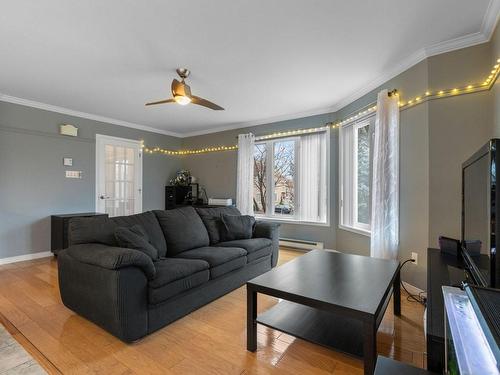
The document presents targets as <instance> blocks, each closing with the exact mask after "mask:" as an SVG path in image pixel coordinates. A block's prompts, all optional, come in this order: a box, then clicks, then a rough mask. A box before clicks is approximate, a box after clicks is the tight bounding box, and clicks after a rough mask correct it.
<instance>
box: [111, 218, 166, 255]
mask: <svg viewBox="0 0 500 375" xmlns="http://www.w3.org/2000/svg"><path fill="white" fill-rule="evenodd" d="M115 239H116V242H117V243H118V246H119V247H126V248H128V249H134V250H139V251H142V252H143V253H145V254H146V255H147V256H149V257H150V258H151V259H153V260H156V259H158V250H157V249H156V248H155V247H154V246H153V245H151V244H150V243H149V236H148V234H147V233H146V232H145V230H144V228H143V227H142V226H141V225H138V224H137V225H133V226H131V227H129V228H127V227H118V228H116V229H115Z"/></svg>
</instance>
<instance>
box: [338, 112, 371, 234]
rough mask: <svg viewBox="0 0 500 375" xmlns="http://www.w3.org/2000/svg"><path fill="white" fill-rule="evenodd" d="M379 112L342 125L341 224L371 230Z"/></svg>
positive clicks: (349, 228)
mask: <svg viewBox="0 0 500 375" xmlns="http://www.w3.org/2000/svg"><path fill="white" fill-rule="evenodd" d="M374 123H375V116H371V117H369V118H367V119H364V120H361V121H357V122H352V123H350V124H347V125H344V126H343V127H342V128H341V129H340V141H339V143H340V227H341V228H343V229H348V230H353V231H356V232H359V233H362V234H368V235H369V234H370V217H371V211H370V199H371V196H370V169H371V160H370V143H371V139H370V138H371V133H370V127H372V126H374Z"/></svg>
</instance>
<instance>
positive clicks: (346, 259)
mask: <svg viewBox="0 0 500 375" xmlns="http://www.w3.org/2000/svg"><path fill="white" fill-rule="evenodd" d="M399 284H400V274H399V262H398V261H393V260H383V259H375V258H370V257H364V256H359V255H351V254H342V253H336V252H330V251H325V250H313V251H311V252H309V253H307V254H305V255H302V256H300V257H298V258H296V259H294V260H292V261H290V262H288V263H286V264H284V265H283V266H280V267H277V268H275V269H272V270H271V271H269V272H267V273H265V274H263V275H261V276H259V277H256V278H255V279H252V280H250V281H249V282H247V350H249V351H251V352H254V351H255V350H257V323H259V324H263V325H265V326H268V327H270V328H274V329H277V330H279V331H282V332H285V333H288V334H290V335H293V336H296V337H299V338H302V339H305V340H308V341H311V342H314V343H317V344H320V345H324V346H327V347H330V348H333V349H335V350H339V351H342V352H345V353H348V354H351V355H354V356H357V357H362V358H363V360H364V372H365V374H373V371H374V369H375V364H376V360H377V329H378V327H379V325H380V322H381V321H382V318H383V316H384V313H385V310H386V309H387V305H388V304H389V300H390V297H391V294H394V314H395V315H400V314H401V296H400V285H399ZM257 293H262V294H267V295H270V296H273V297H277V298H281V299H283V300H284V301H282V302H280V303H278V304H276V305H275V306H273V307H272V308H271V309H269V310H267V311H266V312H264V313H262V314H260V315H259V316H257Z"/></svg>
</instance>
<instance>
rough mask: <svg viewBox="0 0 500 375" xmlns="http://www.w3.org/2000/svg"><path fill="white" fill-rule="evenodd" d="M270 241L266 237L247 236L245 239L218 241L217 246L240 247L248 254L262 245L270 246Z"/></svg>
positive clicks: (262, 246)
mask: <svg viewBox="0 0 500 375" xmlns="http://www.w3.org/2000/svg"><path fill="white" fill-rule="evenodd" d="M271 245H272V241H271V240H270V239H268V238H249V239H245V240H234V241H226V242H219V244H218V245H217V246H220V247H241V248H242V249H245V250H246V252H247V253H248V254H251V253H254V252H256V251H257V250H260V249H262V248H264V247H267V246H271Z"/></svg>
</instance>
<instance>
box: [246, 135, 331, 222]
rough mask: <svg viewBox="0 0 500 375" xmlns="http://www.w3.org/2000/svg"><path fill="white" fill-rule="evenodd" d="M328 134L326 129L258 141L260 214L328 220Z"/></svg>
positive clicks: (256, 176) (256, 206) (256, 203)
mask: <svg viewBox="0 0 500 375" xmlns="http://www.w3.org/2000/svg"><path fill="white" fill-rule="evenodd" d="M327 134H329V133H328V132H327V131H323V132H318V133H312V134H307V135H302V136H297V137H291V138H281V139H274V140H268V141H262V142H259V141H257V142H256V143H255V148H254V183H253V206H254V212H255V214H256V216H258V217H261V218H270V219H275V220H287V221H295V222H297V221H298V222H312V223H324V224H326V223H327V216H328V215H327V211H328V204H327V181H326V178H327V174H328V170H327V165H328V156H327V155H328V154H327V151H328V150H327V147H328V143H327V138H328V135H327ZM328 139H329V138H328Z"/></svg>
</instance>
